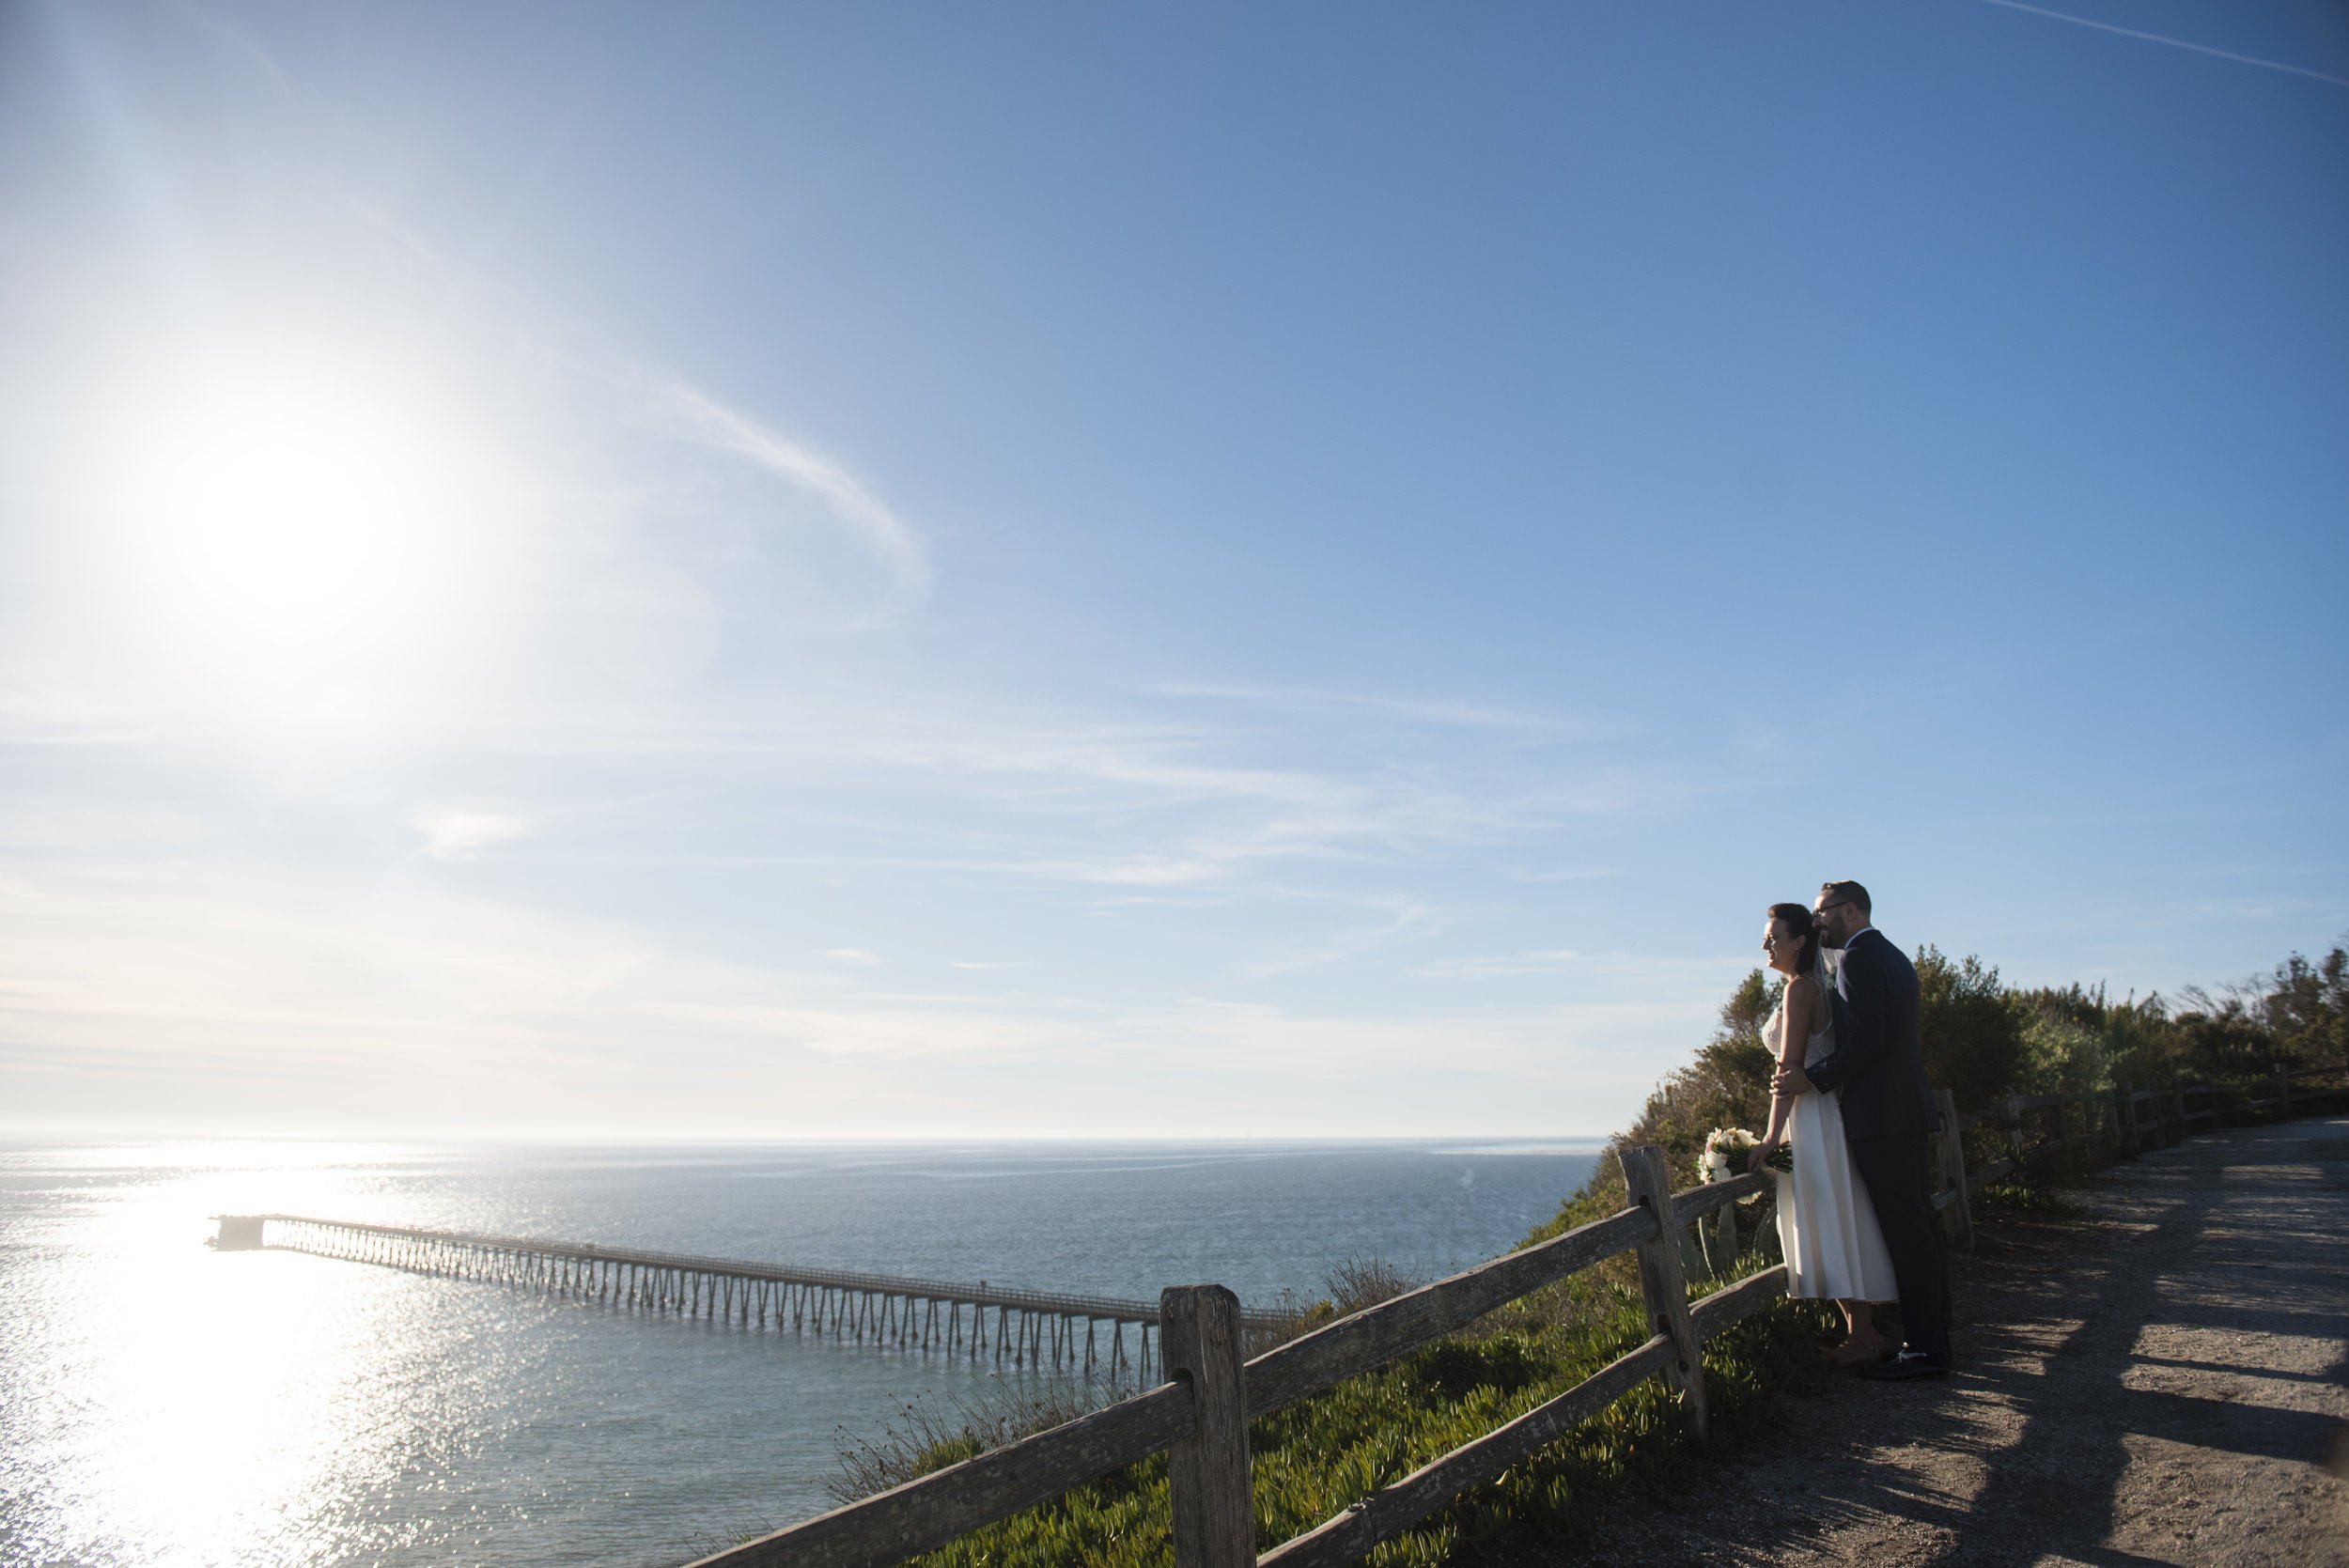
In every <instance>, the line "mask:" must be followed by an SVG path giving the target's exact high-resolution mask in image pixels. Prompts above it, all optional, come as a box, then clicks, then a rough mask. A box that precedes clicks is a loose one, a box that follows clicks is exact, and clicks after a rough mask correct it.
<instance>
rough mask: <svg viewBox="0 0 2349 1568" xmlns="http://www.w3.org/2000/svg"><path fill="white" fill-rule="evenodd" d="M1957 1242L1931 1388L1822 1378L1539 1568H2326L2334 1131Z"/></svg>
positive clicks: (2272, 1138) (2339, 1481)
mask: <svg viewBox="0 0 2349 1568" xmlns="http://www.w3.org/2000/svg"><path fill="white" fill-rule="evenodd" d="M1979 1239H1980V1245H1979V1248H1978V1250H1977V1251H1976V1253H1975V1254H1974V1255H1973V1256H1972V1257H1970V1258H1967V1257H1961V1258H1958V1259H1956V1260H1955V1263H1956V1317H1957V1332H1956V1335H1955V1339H1956V1345H1957V1359H1958V1367H1957V1371H1956V1373H1955V1374H1953V1375H1952V1376H1951V1377H1950V1378H1948V1379H1947V1380H1946V1381H1939V1382H1935V1381H1927V1382H1920V1383H1907V1384H1878V1383H1869V1382H1865V1381H1863V1380H1860V1379H1859V1378H1855V1377H1851V1376H1848V1375H1846V1374H1835V1375H1834V1376H1832V1377H1830V1378H1829V1379H1828V1382H1827V1384H1826V1386H1825V1388H1824V1389H1823V1391H1822V1392H1821V1393H1820V1394H1818V1395H1817V1396H1815V1397H1797V1398H1796V1399H1795V1400H1793V1401H1792V1402H1791V1405H1790V1407H1789V1409H1788V1412H1787V1417H1786V1424H1785V1430H1784V1434H1783V1436H1782V1437H1781V1439H1779V1440H1777V1441H1776V1442H1775V1444H1772V1445H1762V1444H1749V1445H1746V1446H1744V1447H1743V1448H1741V1449H1740V1450H1739V1451H1738V1452H1735V1453H1733V1454H1730V1455H1728V1456H1726V1457H1725V1458H1724V1459H1723V1460H1722V1462H1721V1463H1720V1464H1719V1466H1718V1467H1707V1472H1706V1473H1705V1474H1704V1476H1703V1480H1702V1482H1701V1483H1700V1487H1699V1492H1700V1494H1701V1495H1699V1496H1696V1497H1692V1498H1689V1499H1688V1504H1687V1506H1680V1507H1672V1508H1668V1509H1667V1508H1658V1507H1657V1506H1655V1505H1653V1504H1651V1503H1641V1504H1633V1505H1628V1506H1624V1507H1620V1508H1618V1509H1615V1510H1613V1511H1612V1512H1611V1514H1610V1517H1608V1518H1606V1519H1604V1520H1602V1521H1601V1522H1600V1523H1599V1526H1598V1537H1597V1540H1596V1542H1595V1545H1594V1546H1593V1547H1592V1548H1591V1549H1590V1550H1589V1551H1587V1552H1577V1553H1574V1554H1572V1555H1569V1556H1561V1557H1559V1558H1556V1559H1554V1561H1557V1562H1560V1563H1565V1562H1575V1563H1580V1562H1586V1561H1600V1562H1605V1561H1629V1562H1658V1563H1675V1564H1678V1563H1736V1564H1765V1563H1770V1564H1775V1563H1788V1564H1826V1563H1864V1564H1867V1565H1869V1568H1901V1565H1906V1564H1912V1563H1928V1562H1931V1563H1940V1562H1949V1563H1982V1564H1994V1563H1996V1564H2003V1563H2032V1564H2051V1565H2052V1564H2074V1563H2077V1564H2082V1565H2089V1568H2133V1565H2138V1564H2146V1563H2187V1564H2224V1565H2227V1568H2235V1565H2243V1568H2250V1565H2254V1564H2277V1565H2279V1568H2280V1565H2291V1568H2349V1118H2334V1119H2328V1120H2316V1121H2304V1122H2292V1123H2284V1124H2280V1125H2278V1126H2264V1127H2252V1128H2241V1129H2232V1130H2227V1131H2222V1132H2215V1133H2209V1134H2205V1135H2203V1136H2201V1137H2199V1138H2195V1139H2191V1140H2189V1141H2186V1142H2185V1143H2182V1144H2180V1145H2179V1146H2177V1147H2176V1148H2172V1149H2165V1150H2162V1151H2159V1152H2157V1153H2153V1154H2148V1155H2146V1156H2145V1157H2142V1158H2141V1159H2139V1160H2137V1161H2134V1162H2131V1163H2124V1164H2122V1165H2118V1166H2115V1167H2113V1168H2111V1169H2110V1170H2108V1171H2106V1172H2102V1173H2100V1174H2099V1175H2098V1176H2097V1177H2096V1178H2095V1179H2094V1181H2093V1182H2092V1185H2091V1186H2090V1187H2089V1188H2087V1189H2086V1191H2085V1192H2084V1193H2083V1194H2082V1197H2081V1203H2080V1209H2079V1212H2078V1213H2077V1215H2076V1216H2073V1217H2068V1218H2062V1219H2030V1220H2012V1219H2010V1220H2003V1221H2000V1222H1999V1223H1997V1224H1996V1225H1985V1226H1983V1227H1982V1228H1981V1234H1980V1238H1979Z"/></svg>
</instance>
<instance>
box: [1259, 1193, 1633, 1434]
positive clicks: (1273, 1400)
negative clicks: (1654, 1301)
mask: <svg viewBox="0 0 2349 1568" xmlns="http://www.w3.org/2000/svg"><path fill="white" fill-rule="evenodd" d="M1656 1234H1657V1220H1656V1217H1655V1216H1654V1215H1653V1214H1651V1213H1650V1212H1649V1211H1647V1210H1646V1209H1625V1210H1624V1211H1623V1212H1621V1213H1620V1214H1614V1215H1610V1216H1609V1217H1608V1218H1607V1219H1595V1220H1593V1221H1592V1222H1591V1223H1590V1224H1588V1225H1581V1226H1578V1227H1576V1228H1575V1229H1574V1230H1571V1231H1568V1232H1567V1233H1566V1234H1563V1235H1562V1236H1553V1237H1551V1238H1550V1239H1549V1240H1548V1241H1545V1242H1542V1243H1540V1244H1538V1245H1536V1246H1532V1247H1528V1248H1527V1249H1525V1250H1523V1251H1521V1252H1512V1253H1510V1254H1509V1255H1508V1256H1506V1257H1501V1258H1495V1259H1494V1260H1493V1261H1492V1262H1490V1263H1486V1264H1479V1265H1476V1266H1475V1267H1474V1268H1470V1269H1466V1270H1463V1271H1462V1272H1460V1273H1458V1274H1455V1275H1453V1276H1452V1277H1451V1278H1450V1279H1447V1280H1439V1281H1436V1282H1435V1283H1434V1284H1432V1285H1423V1286H1422V1287H1421V1288H1420V1289H1418V1290H1415V1291H1412V1292H1411V1293H1410V1294H1408V1296H1396V1297H1395V1298H1394V1299H1393V1300H1392V1301H1382V1302H1380V1303H1379V1304H1378V1305H1377V1306H1376V1307H1372V1308H1369V1309H1368V1310H1366V1311H1364V1312H1356V1313H1355V1314H1354V1315H1353V1316H1351V1317H1347V1318H1341V1319H1340V1320H1339V1321H1337V1322H1336V1323H1333V1324H1331V1325H1330V1326H1329V1327H1327V1328H1320V1329H1316V1330H1315V1331H1314V1332H1313V1333H1310V1334H1307V1335H1306V1336H1305V1337H1304V1338H1302V1339H1299V1340H1292V1341H1291V1342H1290V1343H1287V1344H1284V1345H1283V1346H1281V1347H1280V1348H1279V1349H1277V1350H1268V1351H1266V1352H1265V1353H1264V1354H1263V1355H1261V1356H1259V1357H1257V1358H1255V1359H1254V1360H1252V1361H1251V1362H1249V1363H1248V1413H1249V1414H1250V1415H1252V1416H1261V1415H1264V1414H1266V1413H1268V1412H1269V1411H1273V1410H1278V1409H1280V1408H1282V1407H1283V1405H1292V1404H1294V1403H1296V1402H1297V1401H1298V1400H1300V1399H1303V1398H1305V1397H1306V1396H1307V1395H1309V1394H1316V1393H1319V1392H1320V1391H1321V1390H1323V1389H1328V1388H1330V1387H1332V1386H1333V1385H1335V1384H1338V1383H1342V1382H1344V1381H1345V1380H1346V1378H1349V1377H1352V1376H1354V1375H1355V1374H1358V1373H1364V1372H1369V1371H1371V1370H1372V1369H1373V1368H1376V1367H1381V1366H1384V1365H1385V1364H1386V1363H1387V1362H1389V1361H1392V1360H1393V1359H1394V1358H1396V1357H1398V1356H1401V1355H1403V1354H1405V1353H1406V1352H1407V1351H1411V1350H1416V1349H1418V1348H1419V1347H1420V1346H1421V1345H1423V1344H1425V1343H1429V1342H1430V1341H1432V1340H1439V1339H1441V1338H1442V1337H1443V1336H1444V1335H1446V1334H1449V1333H1452V1332H1454V1331H1455V1330H1456V1329H1460V1328H1465V1327H1468V1326H1469V1325H1470V1324H1471V1323H1474V1322H1475V1321H1476V1320H1477V1319H1478V1318H1480V1317H1483V1316H1484V1315H1485V1314H1486V1312H1491V1311H1492V1310H1493V1309H1494V1308H1496V1307H1501V1306H1505V1305H1506V1304H1508V1303H1509V1302H1511V1301H1514V1300H1516V1299H1517V1297H1518V1296H1525V1295H1529V1294H1531V1293H1532V1292H1533V1291H1537V1290H1539V1289H1541V1288H1542V1287H1543V1286H1544V1285H1548V1284H1554V1283H1555V1282H1557V1281H1560V1280H1563V1279H1564V1278H1565V1277H1566V1276H1567V1275H1569V1274H1573V1273H1577V1272H1579V1271H1580V1270H1582V1269H1585V1268H1588V1267H1589V1266H1590V1265H1593V1264H1595V1263H1596V1262H1598V1261H1599V1260H1600V1259H1602V1258H1610V1257H1613V1256H1614V1255H1615V1254H1616V1253H1617V1252H1620V1251H1622V1250H1624V1249H1625V1248H1626V1247H1630V1246H1633V1245H1636V1244H1637V1243H1638V1242H1640V1241H1641V1240H1644V1239H1647V1238H1650V1237H1653V1236H1654V1235H1656Z"/></svg>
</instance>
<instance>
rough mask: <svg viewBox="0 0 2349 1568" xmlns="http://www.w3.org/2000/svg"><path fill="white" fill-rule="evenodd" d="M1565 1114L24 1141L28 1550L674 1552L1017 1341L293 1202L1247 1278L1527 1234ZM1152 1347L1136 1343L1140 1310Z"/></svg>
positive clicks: (784, 1502) (11, 1479)
mask: <svg viewBox="0 0 2349 1568" xmlns="http://www.w3.org/2000/svg"><path fill="white" fill-rule="evenodd" d="M1596 1158H1597V1153H1596V1147H1595V1145H1587V1144H1567V1143H1538V1144H1527V1143H1484V1144H1479V1143H1474V1142H1460V1141H1451V1142H1416V1143H1414V1142H1378V1143H1345V1144H1341V1143H1147V1144H1143V1143H1122V1144H1076V1143H970V1144H953V1145H948V1144H925V1145H903V1146H879V1145H825V1146H813V1147H811V1146H783V1145H756V1146H745V1147H717V1146H707V1145H703V1146H691V1147H663V1148H656V1147H627V1146H607V1147H599V1148H563V1147H552V1146H534V1147H526V1148H489V1147H479V1146H474V1147H456V1146H450V1147H423V1146H392V1145H381V1144H368V1145H362V1144H350V1143H339V1144H328V1143H290V1142H238V1143H217V1144H196V1143H186V1142H179V1143H171V1142H152V1143H78V1144H61V1143H50V1144H42V1143H8V1144H0V1563H6V1564H8V1565H10V1568H15V1565H18V1564H27V1565H32V1564H39V1565H51V1564H56V1565H64V1564H71V1565H74V1568H132V1565H137V1568H147V1565H149V1564H172V1565H179V1564H186V1565H192V1568H193V1565H207V1568H209V1565H220V1568H264V1565H273V1564H288V1565H291V1564H297V1563H299V1564H304V1565H321V1564H344V1563H349V1564H358V1563H367V1564H387V1565H427V1564H430V1565H436V1568H437V1565H443V1564H456V1563H483V1564H491V1563H494V1564H499V1565H510V1568H540V1565H554V1564H586V1563H595V1564H610V1565H622V1568H626V1565H642V1568H654V1565H663V1564H676V1563H680V1562H684V1561H688V1560H691V1559H692V1558H694V1557H697V1556H700V1555H703V1554H705V1553H707V1552H709V1551H713V1550H716V1549H717V1548H719V1547H720V1546H723V1545H728V1544H731V1543H732V1542H734V1541H736V1540H739V1539H740V1538H741V1537H743V1536H745V1535H748V1534H753V1533H755V1532H758V1531H761V1530H764V1529H773V1528H775V1527H778V1526H781V1525H784V1524H787V1523H790V1522H792V1521H793V1520H796V1519H800V1518H803V1517H806V1516H807V1515H809V1514H817V1513H820V1512H822V1511H823V1510H825V1509H827V1508H830V1507H832V1506H833V1505H834V1499H833V1498H832V1496H831V1494H830V1493H829V1492H828V1491H827V1490H826V1483H827V1482H828V1481H830V1480H831V1479H832V1478H833V1477H834V1476H835V1475H836V1474H837V1473H838V1468H839V1464H838V1460H839V1453H840V1452H841V1450H842V1448H843V1447H844V1446H845V1445H848V1444H852V1443H856V1442H859V1441H863V1440H869V1439H871V1438H873V1437H876V1436H879V1434H880V1433H881V1432H882V1430H883V1429H884V1428H885V1427H887V1426H888V1425H890V1424H891V1423H893V1422H894V1421H900V1420H901V1419H902V1415H901V1413H902V1412H903V1411H904V1410H905V1408H906V1407H907V1406H908V1405H916V1404H918V1405H922V1406H924V1407H926V1408H928V1409H931V1410H935V1411H941V1412H942V1411H951V1409H952V1408H953V1407H954V1405H955V1404H956V1403H957V1401H960V1402H981V1403H983V1402H986V1401H988V1400H990V1399H997V1398H1000V1397H1001V1396H1002V1394H1003V1392H1004V1391H1005V1389H1006V1388H1007V1386H1010V1385H1016V1384H1017V1382H1018V1379H1019V1377H1021V1376H1022V1375H1026V1374H1019V1373H1017V1372H1015V1371H1013V1370H1012V1369H1010V1368H1009V1367H1008V1366H1005V1367H1003V1368H1002V1369H999V1368H998V1367H997V1366H996V1364H995V1363H994V1362H993V1361H992V1360H991V1359H983V1360H981V1361H978V1362H975V1363H974V1362H972V1361H970V1360H967V1359H964V1358H948V1357H946V1356H944V1355H941V1354H938V1353H935V1352H933V1353H930V1354H925V1353H923V1352H921V1351H919V1350H907V1351H899V1350H894V1349H887V1350H884V1349H876V1348H873V1347H872V1346H870V1345H863V1346H859V1345H856V1344H854V1343H846V1344H843V1343H837V1342H835V1341H832V1340H830V1339H817V1338H799V1337H795V1336H794V1335H792V1334H790V1333H787V1332H782V1333H779V1332H777V1331H775V1330H773V1329H771V1328H770V1329H764V1330H762V1329H759V1328H757V1327H750V1328H743V1327H739V1326H727V1325H711V1324H708V1323H706V1322H702V1321H698V1320H692V1321H688V1320H680V1319H678V1318H676V1317H669V1316H656V1315H651V1314H647V1313H643V1312H630V1311H628V1310H627V1309H625V1308H614V1307H612V1306H609V1305H598V1304H588V1303H583V1302H579V1301H572V1300H564V1299H557V1298H554V1297H550V1296H540V1295H537V1294H535V1293H533V1292H530V1291H526V1290H522V1289H517V1288H510V1287H506V1286H503V1285H497V1284H491V1283H486V1282H481V1281H468V1280H458V1279H446V1278H441V1277H437V1276H429V1275H419V1274H409V1273H404V1272H401V1271H398V1270H396V1269H391V1268H384V1267H379V1266H374V1265H366V1264H358V1263H348V1262H341V1261H336V1260H331V1259H324V1258H316V1257H310V1256H306V1255H303V1254H299V1253H290V1252H275V1251H262V1252H214V1251H211V1250H209V1249H207V1248H206V1247H205V1245H204V1241H205V1238H206V1237H207V1236H209V1235H210V1234H211V1231H212V1227H211V1225H210V1219H209V1217H210V1216H211V1215H214V1214H220V1213H258V1212H267V1211H275V1212H284V1213H295V1214H307V1215H315V1216H319V1217H323V1218H328V1219H354V1220H367V1221H375V1222H379V1223H387V1224H410V1225H425V1226H435V1227H445V1228H452V1229H462V1230H470V1231H478V1232H490V1233H495V1234H509V1235H524V1236H531V1235H536V1236H545V1237H560V1238H565V1239H570V1240H580V1241H600V1242H608V1243H612V1244H615V1245H621V1246H636V1247H645V1248H654V1249H661V1250H672V1251H681V1252H696V1253H704V1254H711V1255H717V1256H723V1257H733V1258H743V1259H755V1260H760V1261H768V1262H775V1263H783V1264H790V1265H801V1266H810V1267H818V1268H840V1269H860V1270H865V1271H870V1272H875V1273H885V1274H898V1275H910V1276H918V1277H923V1278H928V1279H936V1280H967V1281H978V1280H982V1279H984V1280H988V1281H991V1282H993V1283H994V1284H996V1285H998V1286H1011V1287H1016V1288H1022V1289H1034V1290H1056V1291H1073V1292H1081V1293H1085V1294H1092V1295H1102V1296H1118V1297H1124V1298H1134V1299H1144V1300H1154V1299H1156V1297H1157V1296H1158V1293H1159V1289H1160V1288H1161V1287H1163V1286H1165V1285H1169V1284H1183V1283H1197V1282H1202V1281H1220V1282H1221V1283H1223V1284H1227V1285H1229V1286H1231V1287H1232V1288H1233V1289H1234V1290H1235V1291H1237V1293H1238V1295H1239V1296H1240V1299H1241V1302H1242V1303H1243V1305H1246V1306H1249V1307H1257V1306H1268V1305H1273V1304H1277V1302H1278V1301H1279V1300H1280V1298H1281V1297H1282V1296H1283V1293H1294V1294H1295V1295H1297V1296H1302V1297H1308V1298H1310V1297H1312V1296H1318V1295H1320V1294H1322V1293H1323V1285H1322V1281H1323V1280H1324V1279H1325V1278H1326V1277H1327V1275H1328V1274H1329V1272H1330V1269H1331V1268H1332V1267H1333V1266H1335V1265H1338V1264H1339V1263H1341V1262H1343V1261H1345V1260H1347V1259H1349V1258H1350V1259H1363V1258H1371V1257H1377V1258H1379V1259H1383V1260H1385V1261H1386V1262H1388V1263H1391V1264H1393V1265H1399V1266H1400V1267H1402V1268H1404V1269H1405V1270H1407V1271H1408V1272H1410V1273H1412V1274H1415V1275H1418V1276H1420V1277H1421V1278H1426V1279H1432V1278H1436V1277H1438V1276H1440V1275H1442V1274H1445V1273H1449V1272H1452V1271H1454V1270H1456V1269H1458V1268H1461V1267H1465V1266H1467V1265H1470V1264H1473V1263H1477V1262H1481V1261H1483V1260H1484V1259H1486V1258H1489V1257H1492V1256H1495V1255H1497V1254H1499V1253H1501V1252H1503V1251H1505V1250H1508V1249H1509V1248H1511V1247H1512V1246H1514V1245H1515V1244H1516V1243H1517V1241H1518V1240H1520V1239H1521V1238H1522V1237H1523V1236H1524V1235H1525V1234H1526V1233H1527V1232H1528V1231H1529V1230H1531V1229H1532V1227H1533V1226H1534V1225H1536V1224H1538V1223H1540V1222H1541V1221H1542V1220H1545V1219H1548V1218H1549V1217H1550V1216H1551V1215H1553V1214H1554V1213H1556V1211H1557V1208H1558V1204H1559V1202H1560V1201H1561V1200H1562V1199H1563V1198H1564V1197H1565V1196H1566V1195H1567V1194H1568V1193H1570V1192H1572V1191H1573V1190H1574V1189H1575V1188H1577V1187H1579V1185H1580V1184H1581V1183H1582V1181H1583V1179H1584V1178H1585V1177H1586V1176H1588V1175H1589V1173H1590V1172H1591V1170H1592V1168H1593V1166H1594V1165H1595V1162H1596ZM1128 1343H1129V1344H1130V1340H1129V1342H1128Z"/></svg>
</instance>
